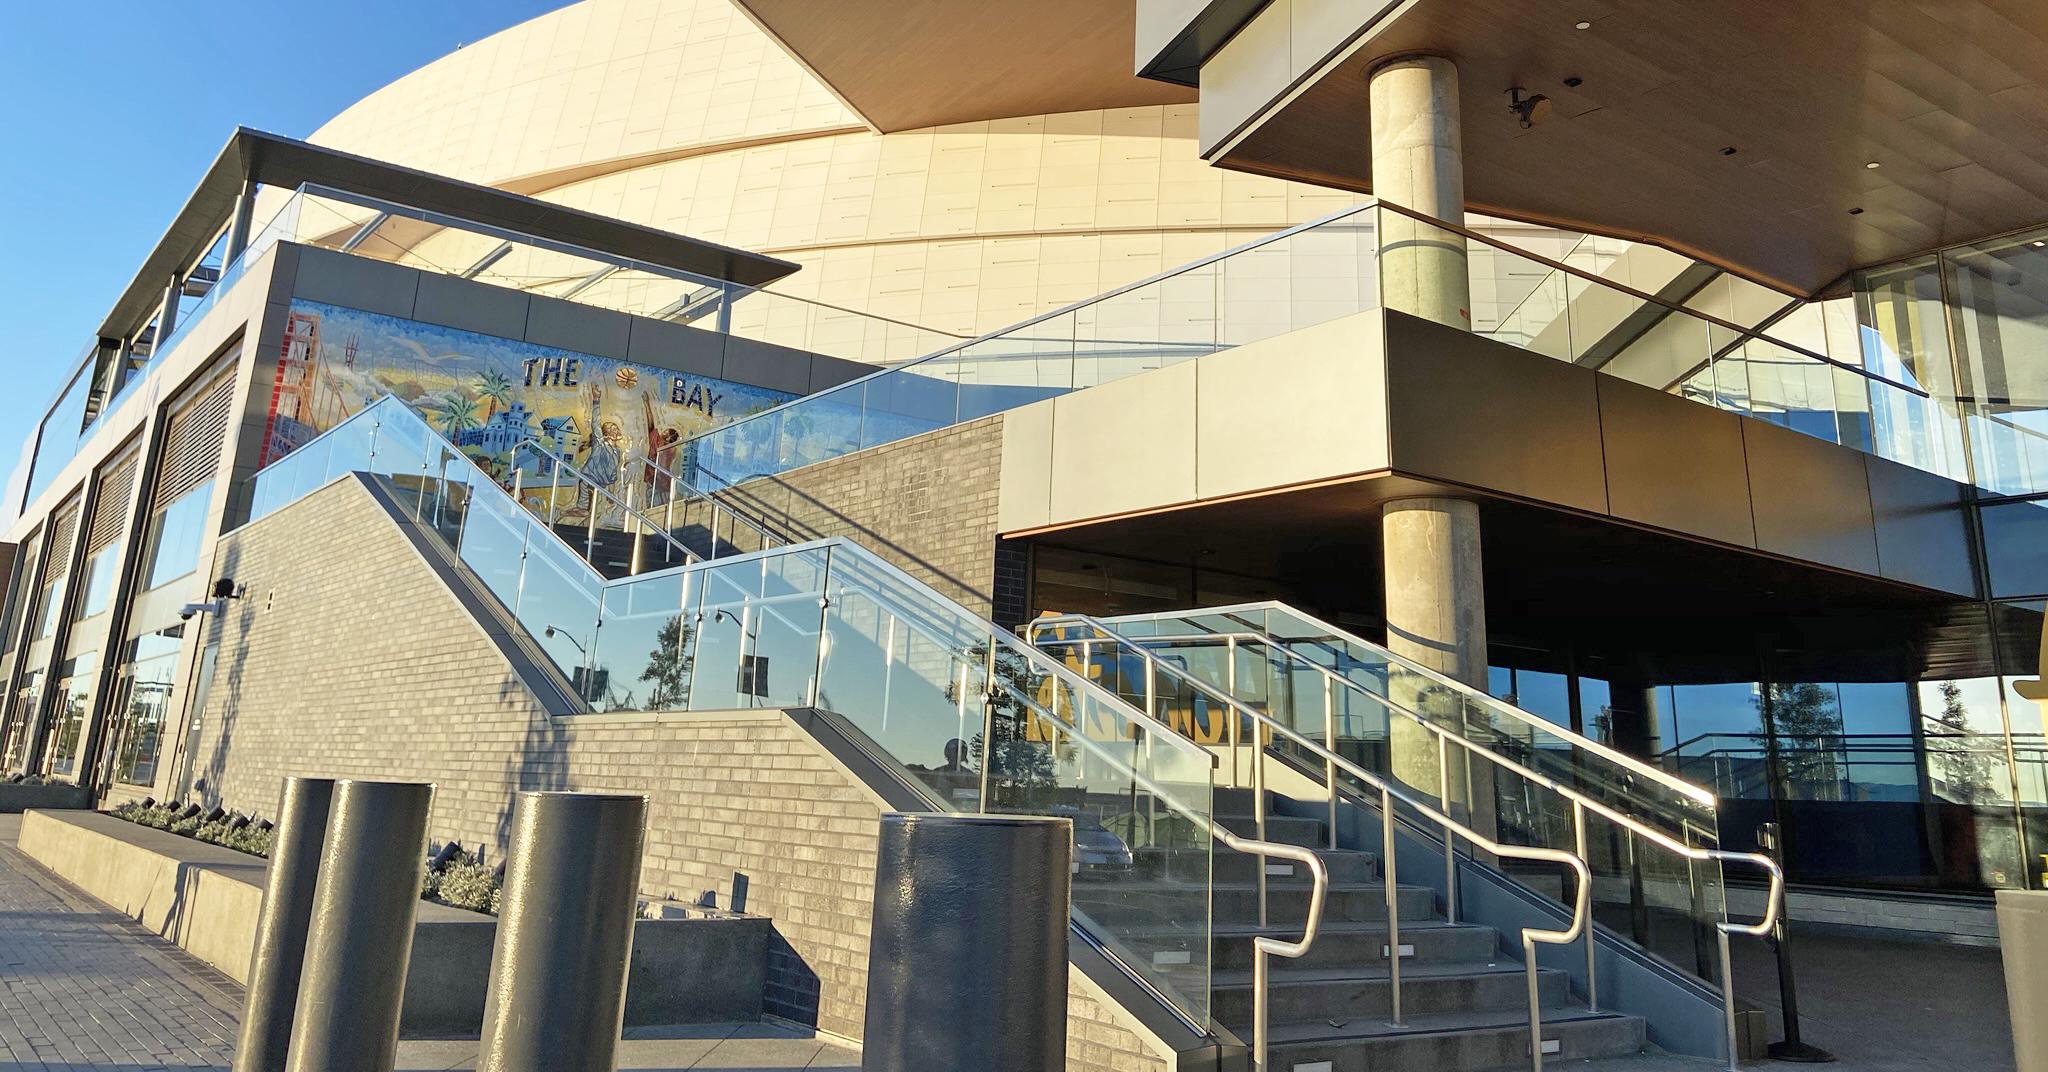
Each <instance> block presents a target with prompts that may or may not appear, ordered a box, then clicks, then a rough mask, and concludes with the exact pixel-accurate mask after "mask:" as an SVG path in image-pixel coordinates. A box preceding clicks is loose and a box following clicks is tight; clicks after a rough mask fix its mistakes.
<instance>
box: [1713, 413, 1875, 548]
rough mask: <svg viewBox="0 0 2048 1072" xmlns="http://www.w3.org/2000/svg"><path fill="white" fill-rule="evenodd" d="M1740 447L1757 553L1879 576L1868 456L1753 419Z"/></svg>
mask: <svg viewBox="0 0 2048 1072" xmlns="http://www.w3.org/2000/svg"><path fill="white" fill-rule="evenodd" d="M1742 447H1743V453H1744V455H1745V457H1746V458H1747V460H1748V464H1749V494H1750V503H1751V505H1752V508H1753V509H1754V511H1755V516H1756V545H1757V548H1758V549H1759V550H1764V551H1772V552H1775V553H1777V554H1781V555H1786V556H1789V557H1792V558H1798V559H1804V560H1806V561H1808V562H1819V563H1822V564H1824V565H1829V566H1837V567H1840V568H1842V569H1848V570H1855V571H1856V572H1858V573H1866V574H1873V575H1875V574H1877V572H1878V563H1877V531H1876V526H1875V524H1874V523H1873V521H1872V516H1871V508H1870V483H1869V476H1868V474H1867V473H1866V471H1865V469H1864V460H1865V455H1863V454H1862V453H1860V452H1858V451H1854V450H1849V449H1847V448H1844V447H1838V446H1835V445H1834V444H1832V443H1826V442H1822V441H1821V440H1818V439H1815V438H1813V437H1812V436H1808V435H1804V434H1801V433H1799V432H1794V431H1792V430H1790V429H1788V428H1780V427H1778V426H1777V425H1774V424H1767V423H1765V422H1763V421H1758V420H1747V421H1743V422H1742Z"/></svg>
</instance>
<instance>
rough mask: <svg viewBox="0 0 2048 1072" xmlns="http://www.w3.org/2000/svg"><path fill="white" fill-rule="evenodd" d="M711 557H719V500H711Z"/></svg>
mask: <svg viewBox="0 0 2048 1072" xmlns="http://www.w3.org/2000/svg"><path fill="white" fill-rule="evenodd" d="M710 528H711V557H712V558H717V557H718V500H717V499H715V498H714V499H712V500H711V526H710Z"/></svg>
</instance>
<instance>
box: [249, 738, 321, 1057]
mask: <svg viewBox="0 0 2048 1072" xmlns="http://www.w3.org/2000/svg"><path fill="white" fill-rule="evenodd" d="M333 797H334V779H332V778H286V779H285V780H284V799H283V800H282V801H281V802H280V803H279V807H278V816H277V825H276V826H275V827H273V828H272V829H273V830H275V832H276V833H275V836H274V837H273V840H272V841H271V844H270V876H269V879H268V880H267V881H266V882H265V883H264V885H263V914H262V915H261V916H260V917H259V918H258V919H257V921H256V951H255V955H254V956H253V957H251V958H250V961H249V997H248V1001H247V1003H246V1004H244V1005H243V1007H242V1035H241V1040H240V1041H239V1042H238V1043H236V1045H235V1065H234V1072H284V1062H285V1050H286V1047H287V1046H289V1045H290V1044H291V1040H292V1010H293V1009H294V1007H296V1006H297V1005H298V1001H299V973H300V971H301V969H303V968H304V967H305V963H306V927H307V924H309V923H310V922H311V921H312V919H313V890H314V885H315V881H316V880H317V878H318V877H319V874H320V849H321V846H322V845H323V844H325V842H326V840H327V812H328V803H329V801H331V800H332V799H333Z"/></svg>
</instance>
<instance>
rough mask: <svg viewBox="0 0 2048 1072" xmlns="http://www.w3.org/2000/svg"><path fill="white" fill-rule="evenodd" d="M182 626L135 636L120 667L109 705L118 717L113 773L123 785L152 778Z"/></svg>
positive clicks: (160, 754) (166, 720)
mask: <svg viewBox="0 0 2048 1072" xmlns="http://www.w3.org/2000/svg"><path fill="white" fill-rule="evenodd" d="M183 632H184V629H183V627H179V628H177V629H170V630H166V631H165V632H162V633H151V634H149V635H147V636H141V637H137V638H136V639H135V641H134V643H133V645H132V647H131V649H130V651H129V661H128V662H127V663H125V664H123V665H122V666H121V669H120V671H119V675H118V680H119V684H118V686H117V687H118V688H119V690H120V691H119V693H118V695H117V697H116V700H115V702H114V704H113V706H112V711H113V718H114V719H116V720H117V722H116V725H115V727H114V735H113V747H112V754H113V769H112V774H113V778H114V780H115V781H116V782H120V783H121V784H123V785H139V786H144V787H148V786H152V785H155V784H156V776H157V769H158V764H159V763H160V762H161V761H162V758H163V748H164V734H165V732H166V729H167V727H168V726H169V724H170V718H171V714H172V708H171V699H172V696H173V694H174V692H175V691H176V690H175V685H174V681H175V678H176V676H177V672H178V641H179V637H180V636H181V635H182V634H183Z"/></svg>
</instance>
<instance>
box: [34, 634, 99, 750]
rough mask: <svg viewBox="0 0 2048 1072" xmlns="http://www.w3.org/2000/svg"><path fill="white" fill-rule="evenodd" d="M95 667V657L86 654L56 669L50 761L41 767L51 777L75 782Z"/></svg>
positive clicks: (83, 740) (96, 655) (88, 711)
mask: <svg viewBox="0 0 2048 1072" xmlns="http://www.w3.org/2000/svg"><path fill="white" fill-rule="evenodd" d="M99 665H100V660H99V655H98V654H97V653H95V652H87V653H86V654H84V655H80V656H78V657H76V658H73V659H67V660H65V661H64V662H63V663H62V664H61V666H60V667H59V669H58V675H59V676H58V679H57V688H56V691H55V693H54V695H52V696H51V698H50V702H51V710H50V760H49V763H48V764H47V765H46V767H45V769H46V770H47V771H48V772H49V774H50V775H51V776H52V777H55V778H62V779H64V780H66V781H74V782H75V781H77V780H78V757H79V752H80V751H81V750H82V749H83V748H84V743H85V722H86V716H88V715H89V714H91V713H92V695H93V687H94V685H95V684H96V683H97V682H98V679H99Z"/></svg>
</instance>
